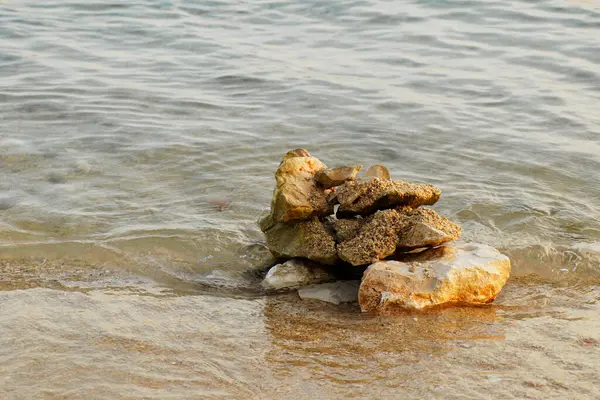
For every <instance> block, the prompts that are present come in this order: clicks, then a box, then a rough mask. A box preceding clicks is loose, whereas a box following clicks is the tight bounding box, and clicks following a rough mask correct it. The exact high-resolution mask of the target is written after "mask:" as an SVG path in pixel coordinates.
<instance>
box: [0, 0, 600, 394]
mask: <svg viewBox="0 0 600 400" xmlns="http://www.w3.org/2000/svg"><path fill="white" fill-rule="evenodd" d="M599 34H600V2H598V1H597V0H587V1H585V0H577V1H574V0H573V1H558V0H556V1H535V2H531V1H529V2H521V1H508V2H507V1H504V2H497V1H485V2H481V1H478V2H475V1H454V2H434V1H427V2H390V1H385V2H384V1H377V0H364V1H344V0H338V1H335V2H324V1H314V0H311V1H306V2H302V3H297V2H290V1H286V0H283V1H279V2H269V1H255V2H250V3H248V4H240V3H238V2H230V1H211V2H194V1H188V0H179V1H165V0H163V1H157V0H147V1H143V0H137V1H131V2H127V3H125V2H112V3H111V2H106V1H61V2H53V1H44V2H39V1H27V0H25V1H24V0H19V1H16V0H4V1H3V2H1V3H0V119H1V124H0V290H1V291H0V304H2V307H1V311H0V397H3V398H8V399H21V398H23V399H26V398H27V399H28V398H48V399H59V398H60V399H62V398H85V399H91V398H132V399H134V398H136V399H137V398H140V399H141V398H156V399H165V398H174V399H181V398H224V397H229V398H282V397H291V398H341V397H348V396H349V397H364V398H371V397H381V396H383V397H397V396H398V394H402V395H403V396H405V397H407V398H415V397H420V398H440V397H443V398H465V397H470V398H481V397H486V396H493V397H495V398H524V397H531V398H552V397H556V398H559V397H560V398H564V397H569V398H595V397H596V396H597V393H598V390H600V388H599V387H598V384H597V382H600V369H599V368H598V365H597V361H596V360H598V359H600V358H599V356H600V336H599V334H598V332H600V329H599V328H600V325H599V324H600V320H599V318H598V311H600V211H599V210H600V174H598V172H597V171H599V170H600V140H599V136H598V135H599V133H600V113H598V111H597V109H598V107H597V104H598V100H600V44H599V42H598V35H599ZM296 147H305V148H307V149H309V150H310V151H311V153H313V154H314V155H316V156H317V157H319V158H321V160H323V161H324V162H325V163H326V164H328V165H331V166H335V165H339V164H356V163H360V164H364V165H369V164H371V163H384V164H385V165H387V166H388V167H389V168H390V170H391V171H392V175H393V177H395V178H401V179H407V180H412V181H421V182H431V183H434V184H436V185H438V186H439V187H440V188H442V190H443V195H442V199H441V200H440V202H439V203H438V204H437V205H436V207H435V208H436V209H437V210H438V211H439V212H440V213H441V214H443V215H445V216H448V217H450V218H452V219H453V220H455V221H457V222H459V223H460V224H462V225H463V230H464V237H465V239H466V240H476V241H479V242H484V243H488V244H490V245H493V246H495V247H498V248H500V249H502V251H503V252H505V253H506V254H508V255H509V256H510V257H511V259H512V260H513V272H514V273H513V278H512V279H511V281H509V284H508V285H507V287H506V288H505V290H504V291H503V293H502V294H501V296H500V297H499V298H498V300H497V301H496V303H495V304H494V306H492V307H489V308H483V309H468V308H458V309H448V310H442V311H437V312H431V313H426V314H422V315H421V314H419V315H418V316H413V315H408V316H399V317H395V318H389V317H388V318H376V317H371V316H362V315H360V313H359V312H358V308H357V307H356V306H352V305H350V306H343V307H335V306H329V305H324V304H317V303H306V302H304V303H303V302H301V301H299V300H298V299H297V297H296V296H295V295H293V294H291V295H284V296H264V295H263V294H262V293H260V291H259V290H258V289H257V288H258V286H257V282H258V273H257V272H256V271H257V270H261V268H263V267H264V266H266V265H268V264H269V263H270V262H272V260H271V259H270V256H269V254H268V252H267V251H266V249H265V247H264V242H263V237H262V235H261V233H260V232H259V231H258V229H257V227H256V225H255V221H256V220H257V219H258V218H259V217H260V216H261V215H263V214H264V213H265V212H266V210H267V207H268V204H269V200H270V196H271V190H272V187H273V184H274V180H273V176H272V174H273V171H274V169H275V168H276V167H277V164H278V162H279V159H280V157H281V156H282V155H283V154H284V153H285V152H286V151H287V150H289V149H291V148H296Z"/></svg>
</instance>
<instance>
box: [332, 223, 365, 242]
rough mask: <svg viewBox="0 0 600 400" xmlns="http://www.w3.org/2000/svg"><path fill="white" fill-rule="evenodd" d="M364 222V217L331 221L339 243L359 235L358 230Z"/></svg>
mask: <svg viewBox="0 0 600 400" xmlns="http://www.w3.org/2000/svg"><path fill="white" fill-rule="evenodd" d="M364 224H365V219H364V218H362V217H356V218H348V219H334V220H332V221H331V225H332V227H333V230H334V231H335V236H336V239H337V242H338V243H341V242H345V241H346V240H350V239H352V238H353V237H354V236H356V235H358V232H360V229H361V228H362V226H363V225H364Z"/></svg>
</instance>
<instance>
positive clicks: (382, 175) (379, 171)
mask: <svg viewBox="0 0 600 400" xmlns="http://www.w3.org/2000/svg"><path fill="white" fill-rule="evenodd" d="M365 177H367V178H379V179H386V180H388V181H389V180H390V179H392V176H391V174H390V170H389V169H387V168H386V167H385V166H383V165H381V164H375V165H371V166H370V167H369V169H367V172H366V173H365Z"/></svg>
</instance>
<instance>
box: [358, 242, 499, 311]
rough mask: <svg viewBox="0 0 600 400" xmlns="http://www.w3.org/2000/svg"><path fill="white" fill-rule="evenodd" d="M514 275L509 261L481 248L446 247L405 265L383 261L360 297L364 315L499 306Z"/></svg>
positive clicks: (362, 287) (473, 245) (370, 270)
mask: <svg viewBox="0 0 600 400" xmlns="http://www.w3.org/2000/svg"><path fill="white" fill-rule="evenodd" d="M509 275H510V260H509V259H508V257H506V256H505V255H503V254H501V253H500V252H498V251H497V250H496V249H494V248H492V247H490V246H487V245H484V244H476V243H466V244H457V245H456V246H442V247H438V248H435V249H431V250H428V251H426V252H423V253H420V254H418V255H415V256H413V258H412V259H409V260H407V261H405V262H399V261H381V262H377V263H375V264H372V265H370V266H369V268H367V270H366V271H365V273H364V275H363V279H362V282H361V285H360V290H359V294H358V301H359V304H360V308H361V310H362V311H364V312H367V311H368V312H374V313H377V314H393V313H394V312H401V311H402V310H405V309H424V308H429V307H435V306H440V305H448V304H473V305H475V304H485V303H490V302H492V301H494V299H495V298H496V296H498V293H500V290H501V289H502V287H503V286H504V284H505V283H506V281H507V280H508V277H509Z"/></svg>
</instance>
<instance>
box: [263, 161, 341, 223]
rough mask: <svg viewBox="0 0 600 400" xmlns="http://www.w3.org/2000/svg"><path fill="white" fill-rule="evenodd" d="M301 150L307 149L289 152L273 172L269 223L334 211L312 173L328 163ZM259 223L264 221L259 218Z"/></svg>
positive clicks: (327, 213) (301, 218)
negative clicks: (273, 183) (273, 179)
mask: <svg viewBox="0 0 600 400" xmlns="http://www.w3.org/2000/svg"><path fill="white" fill-rule="evenodd" d="M303 154H308V152H307V151H306V150H304V149H297V150H294V151H291V152H288V153H287V154H286V155H285V157H284V158H283V161H282V162H281V164H280V165H279V168H277V171H276V172H275V179H276V181H277V185H276V187H275V190H274V191H273V199H272V200H271V216H270V220H271V222H272V223H277V222H287V221H292V220H303V219H307V218H310V217H313V216H326V215H330V214H332V213H333V205H332V204H330V203H329V202H328V201H327V197H328V196H327V194H326V193H325V191H324V190H323V189H322V188H320V187H318V186H317V184H316V181H315V179H314V177H315V174H316V173H317V172H318V171H321V170H322V169H324V168H327V166H326V165H325V164H323V163H322V162H321V161H319V159H318V158H315V157H310V156H303ZM262 225H265V224H263V223H262V222H261V226H262Z"/></svg>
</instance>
